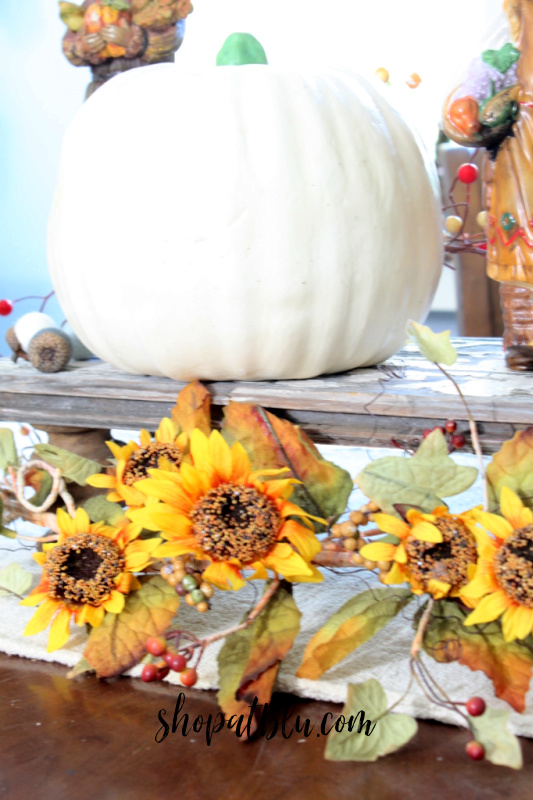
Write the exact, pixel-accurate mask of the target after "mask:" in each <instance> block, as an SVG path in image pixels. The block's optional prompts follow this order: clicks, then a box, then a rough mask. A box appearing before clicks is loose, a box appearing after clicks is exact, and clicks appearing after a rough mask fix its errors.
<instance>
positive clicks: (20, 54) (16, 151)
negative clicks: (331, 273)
mask: <svg viewBox="0 0 533 800" xmlns="http://www.w3.org/2000/svg"><path fill="white" fill-rule="evenodd" d="M498 7H499V0H447V2H446V3H445V4H442V3H436V2H434V0H433V2H432V0H379V2H378V1H377V0H375V2H373V3H372V2H369V0H328V2H324V0H195V11H194V13H193V14H192V15H191V17H190V18H189V21H188V26H187V33H186V38H185V43H184V45H183V47H182V49H181V50H180V52H179V53H178V54H177V63H178V65H179V66H180V67H184V68H185V67H186V66H194V67H199V66H201V65H204V64H209V63H213V61H214V58H215V55H216V52H217V51H218V49H219V48H220V46H221V44H222V42H223V41H224V39H225V37H226V36H227V35H228V34H229V33H231V32H233V31H235V30H241V31H249V32H251V33H253V34H254V35H255V36H257V38H259V39H260V41H261V42H262V43H263V45H264V47H265V49H266V51H267V55H268V57H269V60H270V61H271V62H272V63H285V64H289V65H302V64H314V65H317V64H318V65H319V64H328V65H336V66H341V65H349V66H351V67H354V68H356V69H358V70H359V71H360V72H362V73H364V74H367V75H370V76H371V75H373V73H374V71H375V70H376V68H377V67H379V66H384V67H387V69H389V71H390V73H391V80H392V83H393V87H394V90H395V91H397V92H399V93H400V95H401V97H402V98H403V102H404V103H405V106H406V108H409V107H410V108H411V111H414V113H415V115H416V116H417V117H418V118H419V119H422V126H423V128H424V134H425V136H426V139H427V140H428V141H429V142H431V141H432V139H433V138H434V136H435V134H436V126H437V124H438V116H439V110H440V104H441V97H442V93H443V87H444V86H446V85H447V83H448V64H449V62H450V60H452V59H453V58H455V57H456V55H457V57H458V58H459V56H460V54H461V53H462V52H463V51H468V50H469V48H471V46H472V38H473V36H474V37H475V35H476V34H475V32H476V30H482V28H483V26H484V23H485V21H486V19H489V18H490V17H491V16H492V15H493V14H494V13H495V12H497V11H498ZM446 26H448V32H447V31H446ZM63 32H64V26H63V24H62V22H61V21H60V20H59V17H58V13H57V3H56V2H54V0H32V2H31V3H30V4H28V3H25V2H22V1H21V0H0V53H1V54H2V56H1V67H0V297H10V298H15V297H20V296H22V295H26V294H45V293H47V292H48V291H49V290H50V282H49V279H48V275H47V270H46V254H45V232H46V221H47V216H48V212H49V208H50V205H51V201H52V195H53V190H54V184H55V178H56V173H57V166H58V160H59V152H60V147H61V138H62V134H63V131H64V130H65V127H66V126H67V124H68V122H69V120H70V119H71V118H72V116H73V115H74V113H75V111H76V109H77V108H78V107H79V106H80V104H81V103H82V100H83V95H84V91H85V87H86V85H87V83H88V82H89V76H90V73H89V70H88V69H87V68H74V67H72V66H70V64H69V63H68V62H67V61H66V59H65V58H64V57H63V55H62V52H61V37H62V35H63ZM413 71H416V72H419V73H420V74H421V76H422V77H423V83H422V85H421V86H420V87H419V88H418V89H417V90H416V91H412V90H410V89H408V88H407V87H406V86H405V84H404V79H405V78H406V77H407V76H408V75H409V74H410V73H411V72H413ZM421 110H423V113H422V115H421V113H420V112H421ZM116 146H117V148H118V147H119V146H120V145H119V143H117V145H116ZM87 156H88V154H84V153H82V152H80V159H81V158H84V157H87ZM35 307H36V306H35V304H34V303H30V302H28V303H25V304H20V305H19V306H18V309H17V311H18V312H19V313H21V312H23V311H27V310H33V309H34V308H35ZM51 311H52V312H53V313H54V314H56V316H57V318H58V321H59V322H60V321H61V318H62V315H61V312H60V310H59V309H58V308H57V307H56V308H54V307H53V306H52V308H51ZM14 316H15V314H13V316H12V317H11V318H0V353H1V354H4V355H5V354H6V353H7V346H6V345H5V344H4V332H5V330H6V329H7V327H8V326H9V324H11V323H12V321H13V317H14Z"/></svg>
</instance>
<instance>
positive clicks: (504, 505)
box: [500, 486, 533, 530]
mask: <svg viewBox="0 0 533 800" xmlns="http://www.w3.org/2000/svg"><path fill="white" fill-rule="evenodd" d="M500 510H501V512H502V514H503V516H504V517H505V518H506V519H507V520H508V521H509V522H510V523H511V525H512V526H513V528H514V530H518V529H519V528H525V527H526V525H531V522H532V521H533V514H532V512H531V509H530V508H527V507H526V506H524V504H523V502H522V501H521V499H520V498H519V497H518V495H517V494H515V493H514V492H513V491H512V490H511V489H509V487H508V486H503V487H502V491H501V494H500Z"/></svg>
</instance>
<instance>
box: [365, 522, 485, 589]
mask: <svg viewBox="0 0 533 800" xmlns="http://www.w3.org/2000/svg"><path fill="white" fill-rule="evenodd" d="M374 521H375V523H376V524H377V526H378V528H379V529H380V530H382V531H384V532H385V533H388V534H392V535H393V536H395V537H396V538H397V540H398V541H397V543H391V542H379V541H378V542H373V543H372V544H367V545H365V546H364V547H362V548H361V551H360V552H361V555H362V556H363V558H368V559H370V560H371V561H392V567H391V569H390V571H389V572H388V573H387V575H386V576H385V579H384V581H385V583H386V584H392V583H405V582H408V583H410V584H411V589H412V591H413V593H414V594H424V593H426V592H427V593H429V594H431V595H432V596H433V597H434V598H436V599H439V598H441V597H446V596H448V595H449V596H451V597H456V596H457V595H458V594H459V592H460V591H461V589H462V587H463V586H465V585H466V583H467V582H468V579H469V578H470V577H472V575H473V574H474V570H475V565H476V560H477V554H476V540H475V536H474V530H475V519H474V516H473V512H472V511H466V512H464V513H463V514H457V515H456V514H449V513H448V510H447V508H446V507H445V506H438V507H437V508H435V509H434V510H433V513H432V514H423V513H421V512H420V511H418V510H417V509H410V510H409V511H408V512H407V521H406V522H404V521H403V520H400V519H397V518H396V517H393V516H391V515H389V514H374Z"/></svg>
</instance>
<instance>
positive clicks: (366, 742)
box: [324, 678, 418, 761]
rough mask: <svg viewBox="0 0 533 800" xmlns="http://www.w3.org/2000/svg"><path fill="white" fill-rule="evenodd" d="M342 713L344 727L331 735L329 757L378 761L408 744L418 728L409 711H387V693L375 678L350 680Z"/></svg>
mask: <svg viewBox="0 0 533 800" xmlns="http://www.w3.org/2000/svg"><path fill="white" fill-rule="evenodd" d="M382 714H383V715H384V716H381V715H382ZM358 715H359V716H358ZM342 716H343V717H344V720H345V724H344V726H343V727H342V730H340V731H338V730H337V729H335V728H333V729H332V730H331V732H330V733H329V735H328V743H327V745H326V752H325V754H324V755H325V758H326V759H327V760H328V761H377V759H378V758H379V757H380V756H386V755H387V753H394V751H395V750H399V749H400V747H403V745H404V744H407V742H408V741H409V740H410V739H412V738H413V736H414V735H415V733H416V732H417V729H418V725H417V722H416V720H415V719H413V717H410V716H409V715H408V714H393V713H390V712H389V713H387V695H386V694H385V692H384V691H383V687H382V686H381V684H380V683H379V681H377V680H376V679H375V678H370V680H368V681H365V682H364V683H349V684H348V696H347V699H346V705H345V706H344V708H343V709H342ZM378 717H379V719H378ZM368 723H370V724H368ZM374 723H375V724H374ZM350 728H351V730H350ZM360 728H361V730H360ZM359 730H360V732H359ZM366 731H368V733H367V732H366Z"/></svg>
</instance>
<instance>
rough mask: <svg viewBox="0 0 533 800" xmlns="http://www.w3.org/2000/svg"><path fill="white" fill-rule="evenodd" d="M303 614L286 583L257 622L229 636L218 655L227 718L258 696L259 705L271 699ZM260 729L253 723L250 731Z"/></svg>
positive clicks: (220, 697) (243, 711) (221, 700)
mask: <svg viewBox="0 0 533 800" xmlns="http://www.w3.org/2000/svg"><path fill="white" fill-rule="evenodd" d="M300 617H301V614H300V612H299V611H298V608H297V606H296V603H295V602H294V600H293V597H292V594H291V593H290V586H289V584H287V583H285V582H283V583H282V584H281V586H280V588H279V589H278V591H277V592H276V594H275V595H274V596H273V597H272V598H271V599H270V601H269V602H268V604H267V606H266V607H265V608H264V609H263V611H262V612H261V614H259V616H258V617H257V619H256V620H255V622H253V623H252V624H251V625H249V626H248V628H245V629H244V630H242V631H237V632H236V633H233V634H232V635H231V636H228V638H227V639H226V641H225V642H224V646H223V647H222V649H221V651H220V653H219V656H218V669H219V677H220V689H219V692H218V702H219V704H220V707H221V708H222V711H223V712H224V714H225V715H226V717H228V716H231V715H233V714H236V715H237V716H238V715H240V714H243V715H244V717H245V719H246V718H247V717H248V714H249V713H250V711H249V707H250V705H251V704H252V703H253V701H254V699H255V698H257V704H258V705H259V706H261V705H264V704H265V703H268V702H269V701H270V697H271V695H272V690H273V688H274V682H275V680H276V676H277V674H278V669H279V665H280V663H281V661H282V660H283V658H285V656H286V654H287V653H288V651H289V650H290V649H291V647H292V644H293V642H294V639H295V637H296V635H297V633H298V631H299V630H300ZM256 728H257V721H256V720H254V721H253V722H252V723H251V726H250V729H249V733H250V735H252V734H253V733H254V731H255V729H256Z"/></svg>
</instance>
